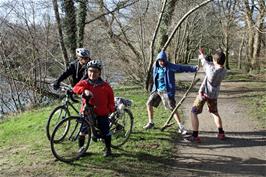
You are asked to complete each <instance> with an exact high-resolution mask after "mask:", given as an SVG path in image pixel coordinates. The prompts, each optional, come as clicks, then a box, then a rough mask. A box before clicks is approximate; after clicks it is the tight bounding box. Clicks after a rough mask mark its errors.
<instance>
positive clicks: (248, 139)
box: [172, 82, 266, 177]
mask: <svg viewBox="0 0 266 177" xmlns="http://www.w3.org/2000/svg"><path fill="white" fill-rule="evenodd" d="M260 84H261V86H260ZM198 86H199V85H197V86H196V88H197V87H198ZM265 91H266V87H265V83H256V82H254V83H251V84H250V83H246V82H224V83H223V84H222V90H221V94H220V98H219V100H218V109H219V113H220V115H221V117H222V120H223V126H224V130H225V133H226V136H227V139H226V140H225V141H221V140H218V139H217V138H216V134H217V129H216V126H215V124H214V121H213V118H212V117H211V115H210V114H209V113H208V111H207V107H206V106H205V107H204V111H203V113H202V114H200V115H199V121H200V130H199V131H200V133H199V135H200V137H201V141H202V142H201V143H200V144H191V143H188V142H185V141H184V140H183V139H182V138H180V140H178V142H176V153H175V159H176V166H175V169H174V170H173V174H172V176H234V177H235V176H239V177H240V176H241V177H242V176H250V177H257V176H266V146H265V145H266V130H265V129H262V128H258V127H259V126H258V122H256V121H255V120H252V119H251V118H250V117H249V114H248V112H249V107H248V105H244V104H243V103H242V102H241V99H242V98H243V97H247V96H250V93H251V92H253V94H254V93H255V94H265ZM196 94H197V93H196V92H193V93H190V94H189V97H188V98H187V99H186V100H185V102H184V103H183V104H182V110H183V114H184V117H185V125H186V127H187V128H188V129H191V122H190V110H191V106H192V103H193V101H194V98H195V97H196Z"/></svg>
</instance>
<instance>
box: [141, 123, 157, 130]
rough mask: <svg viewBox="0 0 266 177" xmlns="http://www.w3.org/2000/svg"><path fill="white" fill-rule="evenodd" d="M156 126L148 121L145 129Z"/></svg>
mask: <svg viewBox="0 0 266 177" xmlns="http://www.w3.org/2000/svg"><path fill="white" fill-rule="evenodd" d="M153 127H154V123H150V122H149V123H147V124H146V125H145V126H144V127H143V128H144V129H145V130H148V129H151V128H153Z"/></svg>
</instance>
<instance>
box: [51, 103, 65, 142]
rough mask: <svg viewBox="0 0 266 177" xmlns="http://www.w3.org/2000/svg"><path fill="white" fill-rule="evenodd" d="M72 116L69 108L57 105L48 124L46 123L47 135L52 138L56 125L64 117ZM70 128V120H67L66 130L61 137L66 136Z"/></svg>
mask: <svg viewBox="0 0 266 177" xmlns="http://www.w3.org/2000/svg"><path fill="white" fill-rule="evenodd" d="M68 116H70V113H69V111H68V109H67V108H66V107H65V106H64V105H61V106H58V107H56V108H55V109H54V110H53V111H52V112H51V114H50V116H49V118H48V121H47V124H46V136H47V138H48V140H50V138H51V135H52V133H53V131H54V128H55V126H56V125H57V124H58V123H59V122H60V121H61V120H63V119H65V118H67V117H68ZM68 128H69V122H66V124H65V131H64V132H62V135H61V138H64V136H65V134H66V133H67V131H68Z"/></svg>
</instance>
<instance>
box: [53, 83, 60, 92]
mask: <svg viewBox="0 0 266 177" xmlns="http://www.w3.org/2000/svg"><path fill="white" fill-rule="evenodd" d="M53 87H54V89H55V90H58V89H59V88H60V83H57V82H56V83H54V84H53Z"/></svg>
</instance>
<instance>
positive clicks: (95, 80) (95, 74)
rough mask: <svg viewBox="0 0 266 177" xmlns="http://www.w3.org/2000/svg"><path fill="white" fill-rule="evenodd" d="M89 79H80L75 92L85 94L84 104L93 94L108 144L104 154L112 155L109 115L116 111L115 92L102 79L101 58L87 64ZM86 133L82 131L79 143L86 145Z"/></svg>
mask: <svg viewBox="0 0 266 177" xmlns="http://www.w3.org/2000/svg"><path fill="white" fill-rule="evenodd" d="M87 70H88V79H86V80H82V81H79V82H78V83H77V84H76V85H75V86H74V88H73V91H74V93H76V94H83V95H85V96H83V100H82V104H83V106H84V105H85V103H86V100H85V99H86V97H87V96H89V95H90V96H92V97H91V99H90V101H89V102H90V104H91V105H93V106H94V112H95V114H96V119H97V121H98V126H99V127H98V128H99V129H100V131H101V133H102V135H103V139H104V142H105V146H106V151H105V153H104V156H105V157H107V156H110V155H112V152H111V132H110V131H109V130H110V128H109V119H108V115H109V114H110V113H112V112H114V111H115V103H114V93H113V90H112V88H111V86H110V85H109V84H108V83H107V82H105V81H103V80H102V78H101V70H102V63H101V61H100V60H92V61H90V62H89V63H88V64H87ZM84 140H85V133H84V132H81V134H80V137H79V145H80V147H82V146H83V145H84Z"/></svg>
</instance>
